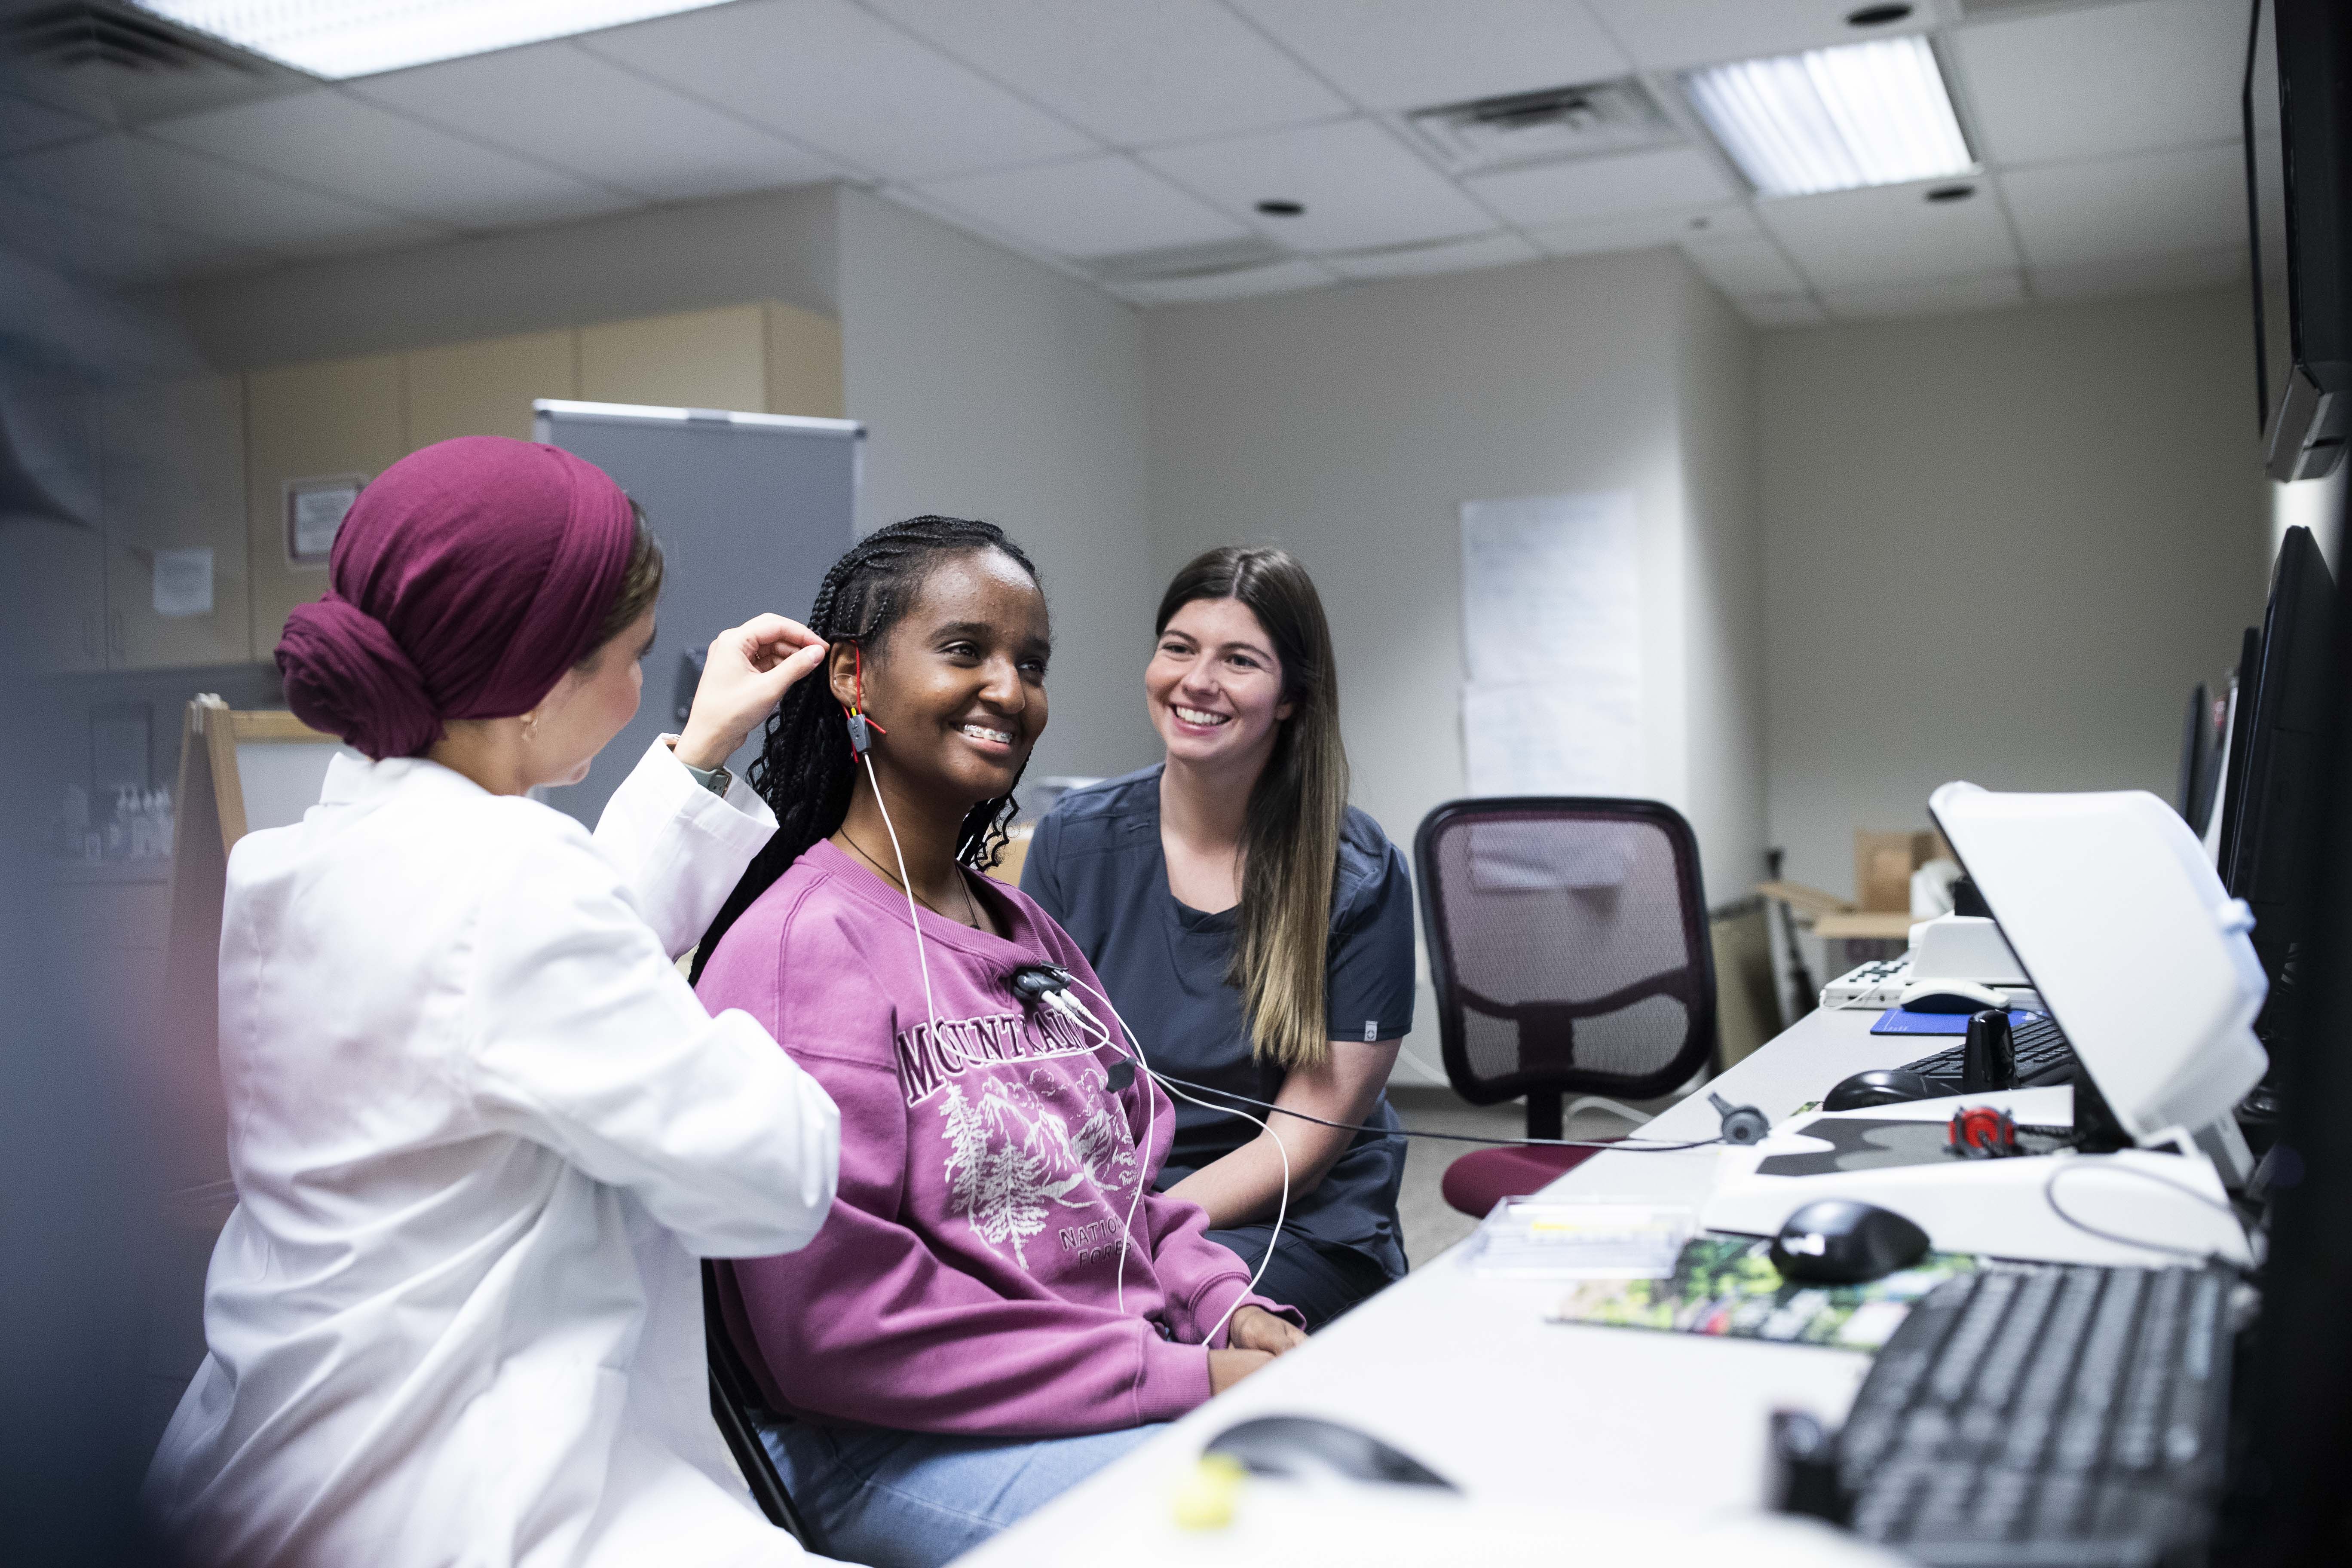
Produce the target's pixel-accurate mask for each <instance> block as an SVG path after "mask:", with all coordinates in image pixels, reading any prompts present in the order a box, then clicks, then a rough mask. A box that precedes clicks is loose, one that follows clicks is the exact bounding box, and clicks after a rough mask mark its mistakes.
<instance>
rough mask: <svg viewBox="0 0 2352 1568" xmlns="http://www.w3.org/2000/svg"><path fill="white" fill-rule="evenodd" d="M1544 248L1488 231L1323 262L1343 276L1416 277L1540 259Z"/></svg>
mask: <svg viewBox="0 0 2352 1568" xmlns="http://www.w3.org/2000/svg"><path fill="white" fill-rule="evenodd" d="M1542 259H1543V252H1542V251H1540V250H1538V249H1537V248H1536V247H1534V246H1532V245H1530V244H1528V242H1527V241H1526V240H1524V239H1522V238H1520V237H1518V236H1517V235H1516V234H1486V235H1479V236H1477V237H1475V238H1471V239H1454V240H1445V241H1443V242H1441V243H1439V244H1436V245H1407V246H1399V247H1396V248H1395V249H1393V250H1376V251H1370V252H1365V253H1361V254H1359V255H1355V256H1326V257H1323V258H1321V260H1322V262H1323V265H1325V266H1326V267H1328V268H1330V269H1331V270H1332V271H1334V272H1337V273H1338V274H1339V276H1340V277H1342V278H1352V279H1367V278H1415V277H1422V276H1425V275H1427V274H1430V273H1436V272H1470V271H1475V270H1476V269H1478V268H1487V267H1512V266H1516V265H1517V264H1518V263H1519V262H1522V261H1540V260H1542Z"/></svg>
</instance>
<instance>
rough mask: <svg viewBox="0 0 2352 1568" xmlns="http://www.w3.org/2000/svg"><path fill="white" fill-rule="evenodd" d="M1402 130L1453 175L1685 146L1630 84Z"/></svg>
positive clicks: (1506, 103) (1525, 98)
mask: <svg viewBox="0 0 2352 1568" xmlns="http://www.w3.org/2000/svg"><path fill="white" fill-rule="evenodd" d="M1405 123H1406V124H1407V125H1408V126H1410V127H1411V128H1412V132H1413V133H1414V134H1415V135H1417V136H1419V137H1420V138H1421V140H1422V142H1423V145H1425V146H1427V147H1428V148H1429V150H1430V151H1431V152H1433V153H1435V154H1436V155H1437V158H1438V161H1439V162H1440V163H1444V166H1445V168H1446V170H1447V171H1448V172H1449V173H1451V174H1480V173H1483V172H1485V171H1486V170H1489V169H1513V168H1519V167H1522V166H1524V165H1527V164H1529V163H1559V162H1560V161H1562V160H1564V159H1569V158H1589V157H1591V156H1593V155H1595V154H1596V153H1630V152H1633V151H1634V150H1635V149H1637V148H1643V147H1662V146H1666V145H1670V144H1672V143H1675V142H1680V141H1682V139H1683V137H1682V133H1681V132H1678V131H1676V130H1675V127H1674V123H1673V121H1669V120H1668V119H1667V118H1666V117H1665V115H1664V114H1663V113H1662V112H1660V111H1659V109H1658V106H1657V104H1656V103H1655V102H1654V101H1653V100H1652V99H1651V97H1650V95H1649V93H1648V92H1647V91H1646V90H1645V89H1643V86H1642V84H1641V83H1640V82H1638V81H1634V80H1633V79H1630V78H1628V79H1625V80H1623V81H1601V82H1593V83H1591V84H1589V85H1587V86H1583V87H1549V88H1545V89H1543V90H1541V91H1540V92H1515V93H1511V94H1509V95H1507V96H1506V97H1503V98H1481V99H1477V100H1474V101H1472V102H1469V103H1449V104H1444V105H1441V106H1440V107H1438V108H1435V109H1417V110H1413V111H1412V113H1410V114H1408V115H1406V116H1405Z"/></svg>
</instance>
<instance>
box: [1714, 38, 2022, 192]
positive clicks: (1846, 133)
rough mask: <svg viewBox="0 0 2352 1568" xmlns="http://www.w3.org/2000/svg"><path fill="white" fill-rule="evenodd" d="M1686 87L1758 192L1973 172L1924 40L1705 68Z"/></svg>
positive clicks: (1884, 41)
mask: <svg viewBox="0 0 2352 1568" xmlns="http://www.w3.org/2000/svg"><path fill="white" fill-rule="evenodd" d="M1683 91H1684V92H1685V94H1687V95H1688V97H1689V99H1690V100H1691V107H1692V108H1694V109H1696V110H1698V113H1699V118H1700V119H1702V120H1704V121H1706V124H1707V129H1708V130H1710V131H1712V132H1715V135H1716V140H1717V141H1718V142H1722V143H1723V150H1724V151H1725V152H1727V153H1730V154H1731V157H1732V160H1733V162H1735V163H1738V165H1739V168H1740V172H1741V173H1742V174H1746V175H1747V176H1748V183H1749V184H1753V185H1754V186H1755V187H1756V190H1757V193H1758V194H1759V195H1767V196H1805V195H1815V194H1817V193H1819V192H1822V191H1850V190H1853V189H1855V188H1856V187H1858V186H1862V185H1899V184H1904V183H1905V182H1906V181H1910V180H1933V179H1937V178H1942V177H1945V176H1948V175H1952V174H1975V173H1976V172H1977V162H1976V159H1975V158H1974V157H1972V156H1971V155H1970V154H1969V143H1968V138H1967V137H1965V136H1963V135H1961V134H1960V121H1959V117H1958V115H1956V114H1954V113H1953V112H1952V99H1951V95H1950V93H1948V92H1947V91H1946V90H1945V88H1944V73H1943V72H1942V71H1941V70H1940V69H1938V68H1937V64H1936V51H1935V50H1934V49H1933V48H1931V47H1928V44H1927V38H1926V37H1921V36H1913V37H1903V38H1874V39H1873V40H1871V41H1870V42H1869V43H1866V44H1841V45H1839V46H1837V47H1835V48H1828V49H1813V50H1811V51H1809V52H1807V53H1805V54H1801V55H1783V56H1781V57H1780V58H1777V59H1769V60H1740V61H1738V62H1737V63H1735V64H1732V65H1727V66H1710V67H1708V68H1706V69H1705V70H1696V71H1692V72H1690V73H1689V74H1688V75H1686V76H1685V77H1684V78H1683Z"/></svg>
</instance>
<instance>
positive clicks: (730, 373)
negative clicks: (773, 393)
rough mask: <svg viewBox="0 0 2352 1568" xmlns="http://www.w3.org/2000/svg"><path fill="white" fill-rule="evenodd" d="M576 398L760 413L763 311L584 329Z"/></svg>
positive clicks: (740, 308)
mask: <svg viewBox="0 0 2352 1568" xmlns="http://www.w3.org/2000/svg"><path fill="white" fill-rule="evenodd" d="M580 395H581V396H582V397H583V398H585V399H587V400H588V401H589V402H591V403H645V404H652V405H656V406H658V407H665V408H726V409H734V410H746V411H749V412H752V413H758V412H761V410H763V409H765V408H766V407H767V405H768V346H767V319H766V312H765V310H763V309H762V307H761V306H758V305H730V306H726V307H724V308H723V309H720V310H688V311H684V312H681V313H679V314H677V315H672V316H646V317H643V318H641V319H639V320H637V321H601V322H599V323H597V324H596V325H594V326H593V327H583V328H581V329H580Z"/></svg>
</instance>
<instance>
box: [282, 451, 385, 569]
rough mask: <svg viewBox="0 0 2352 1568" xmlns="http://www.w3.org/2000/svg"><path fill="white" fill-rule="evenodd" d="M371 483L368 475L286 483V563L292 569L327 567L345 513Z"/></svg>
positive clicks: (339, 476)
mask: <svg viewBox="0 0 2352 1568" xmlns="http://www.w3.org/2000/svg"><path fill="white" fill-rule="evenodd" d="M367 482H368V476H367V475H365V474H330V475H326V476H323V477H321V478H319V479H289V480H287V481H286V563H287V564H288V565H289V566H324V565H326V563H327V554H328V552H330V551H331V550H332V549H334V547H335V534H336V531H338V530H340V529H341V527H342V526H343V514H344V513H345V512H347V511H349V510H352V502H353V501H355V500H359V499H360V491H361V490H362V489H364V488H365V487H366V485H367Z"/></svg>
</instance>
